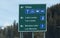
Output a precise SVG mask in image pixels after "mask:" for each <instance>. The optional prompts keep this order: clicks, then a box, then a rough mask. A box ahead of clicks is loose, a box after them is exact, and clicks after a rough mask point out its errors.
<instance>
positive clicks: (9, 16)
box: [0, 0, 60, 27]
mask: <svg viewBox="0 0 60 38" xmlns="http://www.w3.org/2000/svg"><path fill="white" fill-rule="evenodd" d="M27 3H28V4H46V5H47V7H50V6H52V5H54V4H57V3H60V0H0V26H4V27H5V26H7V25H9V24H12V23H13V21H14V20H16V21H17V22H18V13H19V4H27Z"/></svg>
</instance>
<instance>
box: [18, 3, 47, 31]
mask: <svg viewBox="0 0 60 38" xmlns="http://www.w3.org/2000/svg"><path fill="white" fill-rule="evenodd" d="M46 27H47V13H46V4H21V5H19V26H18V31H19V32H44V31H46V29H47V28H46Z"/></svg>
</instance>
